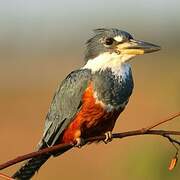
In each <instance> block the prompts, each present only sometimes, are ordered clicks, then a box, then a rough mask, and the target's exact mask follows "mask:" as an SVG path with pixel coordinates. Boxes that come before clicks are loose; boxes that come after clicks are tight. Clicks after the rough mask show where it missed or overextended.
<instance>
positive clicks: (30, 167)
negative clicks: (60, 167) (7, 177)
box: [12, 147, 68, 180]
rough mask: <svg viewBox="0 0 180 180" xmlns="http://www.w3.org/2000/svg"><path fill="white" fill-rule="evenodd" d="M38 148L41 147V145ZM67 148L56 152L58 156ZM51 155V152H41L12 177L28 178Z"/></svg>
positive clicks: (18, 178)
mask: <svg viewBox="0 0 180 180" xmlns="http://www.w3.org/2000/svg"><path fill="white" fill-rule="evenodd" d="M39 149H43V148H42V147H41V148H39ZM67 150H68V149H65V150H62V151H61V152H58V156H59V155H61V154H63V153H64V152H66V151H67ZM50 157H51V154H43V155H40V156H38V157H33V158H31V159H29V160H28V161H27V162H26V163H25V164H24V165H23V166H22V167H21V168H20V169H19V170H18V171H17V172H15V174H14V175H13V176H12V178H13V179H17V180H29V179H31V177H32V176H33V175H34V174H35V173H36V171H38V170H39V168H40V167H41V166H42V165H43V164H44V163H45V162H46V161H47V160H48V159H49V158H50Z"/></svg>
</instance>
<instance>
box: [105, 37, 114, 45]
mask: <svg viewBox="0 0 180 180" xmlns="http://www.w3.org/2000/svg"><path fill="white" fill-rule="evenodd" d="M113 42H114V39H113V38H107V39H106V40H105V45H108V46H110V45H112V44H113Z"/></svg>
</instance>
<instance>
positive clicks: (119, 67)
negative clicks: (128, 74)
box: [83, 52, 134, 76]
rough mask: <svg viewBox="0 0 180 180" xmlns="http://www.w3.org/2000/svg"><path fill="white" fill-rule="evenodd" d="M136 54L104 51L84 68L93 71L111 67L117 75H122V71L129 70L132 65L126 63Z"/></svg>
mask: <svg viewBox="0 0 180 180" xmlns="http://www.w3.org/2000/svg"><path fill="white" fill-rule="evenodd" d="M133 57H134V55H125V54H123V55H121V54H119V55H118V54H116V53H109V52H106V53H103V54H101V55H99V56H97V57H96V58H94V59H90V60H88V62H87V63H86V64H85V66H84V67H83V69H91V71H92V72H96V71H101V70H105V69H107V68H110V69H111V70H112V72H113V73H114V74H115V75H118V76H119V75H122V71H129V69H130V65H129V64H127V63H125V62H127V61H128V60H130V59H131V58H133Z"/></svg>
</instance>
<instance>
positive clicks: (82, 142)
mask: <svg viewBox="0 0 180 180" xmlns="http://www.w3.org/2000/svg"><path fill="white" fill-rule="evenodd" d="M75 142H76V144H75V147H78V148H81V147H82V146H84V145H85V140H84V139H83V138H80V137H79V138H76V139H75Z"/></svg>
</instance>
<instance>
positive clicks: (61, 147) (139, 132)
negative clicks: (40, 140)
mask: <svg viewBox="0 0 180 180" xmlns="http://www.w3.org/2000/svg"><path fill="white" fill-rule="evenodd" d="M178 116H180V112H179V113H176V114H174V115H172V116H170V117H169V118H167V119H164V120H163V121H159V122H157V123H156V124H154V125H152V126H149V127H147V128H143V129H139V130H134V131H128V132H123V133H115V134H113V135H112V138H113V139H114V138H125V137H130V136H138V135H158V136H162V137H164V138H167V139H168V140H169V141H170V142H171V143H173V144H177V145H180V141H177V140H175V139H173V138H172V137H170V135H176V136H180V131H165V130H151V129H152V128H154V127H157V126H158V125H160V124H163V123H165V122H167V121H170V120H172V119H174V118H176V117H178ZM105 138H106V137H105V135H102V136H96V137H90V138H87V139H85V144H88V143H91V142H94V141H101V140H104V139H105ZM75 145H76V142H73V143H70V144H58V145H55V146H51V147H48V148H45V149H42V150H39V151H35V152H32V153H29V154H26V155H22V156H19V157H17V158H15V159H12V160H10V161H7V162H6V163H3V164H1V165H0V170H2V169H5V168H7V167H10V166H12V165H14V164H16V163H19V162H22V161H24V160H27V159H30V158H32V157H37V156H40V155H43V154H53V153H54V152H58V151H59V150H68V149H71V148H72V147H74V146H75ZM177 151H178V150H177Z"/></svg>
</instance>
